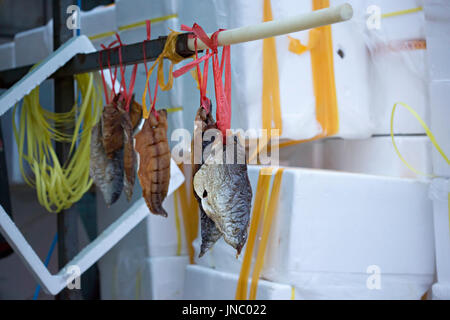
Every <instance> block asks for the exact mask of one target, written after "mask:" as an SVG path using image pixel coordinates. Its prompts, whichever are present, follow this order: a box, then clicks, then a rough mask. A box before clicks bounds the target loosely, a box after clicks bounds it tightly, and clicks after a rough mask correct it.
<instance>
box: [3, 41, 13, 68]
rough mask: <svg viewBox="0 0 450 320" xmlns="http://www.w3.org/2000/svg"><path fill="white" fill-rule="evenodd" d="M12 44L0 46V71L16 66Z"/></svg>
mask: <svg viewBox="0 0 450 320" xmlns="http://www.w3.org/2000/svg"><path fill="white" fill-rule="evenodd" d="M14 49H15V46H14V42H8V43H4V44H0V57H1V59H0V70H6V69H11V68H14V66H15V65H16V62H15V61H16V57H15V50H14Z"/></svg>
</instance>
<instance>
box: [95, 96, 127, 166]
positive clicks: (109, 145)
mask: <svg viewBox="0 0 450 320" xmlns="http://www.w3.org/2000/svg"><path fill="white" fill-rule="evenodd" d="M121 97H122V95H121V94H118V95H117V96H115V97H114V99H113V102H112V103H111V104H108V105H106V106H105V107H104V108H103V113H102V118H101V123H102V133H103V136H102V137H103V147H104V148H105V152H106V155H107V156H108V158H110V159H113V158H114V152H116V151H117V150H119V149H121V148H122V146H123V129H122V125H121V114H120V111H119V109H123V104H124V99H123V97H122V98H121Z"/></svg>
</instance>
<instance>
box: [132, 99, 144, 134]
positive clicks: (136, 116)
mask: <svg viewBox="0 0 450 320" xmlns="http://www.w3.org/2000/svg"><path fill="white" fill-rule="evenodd" d="M130 118H131V123H132V124H133V130H134V129H136V127H137V126H138V124H139V123H140V122H141V120H142V106H141V105H140V104H139V103H137V102H136V101H135V100H134V95H133V97H132V98H131V103H130Z"/></svg>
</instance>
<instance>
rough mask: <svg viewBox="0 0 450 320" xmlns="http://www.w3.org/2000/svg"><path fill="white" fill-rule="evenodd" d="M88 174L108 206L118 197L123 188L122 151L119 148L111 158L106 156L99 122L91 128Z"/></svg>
mask: <svg viewBox="0 0 450 320" xmlns="http://www.w3.org/2000/svg"><path fill="white" fill-rule="evenodd" d="M89 174H90V176H91V178H92V179H93V180H94V183H95V184H96V185H97V187H98V188H100V190H101V192H102V194H103V198H104V199H105V202H106V204H107V205H108V206H110V205H112V204H113V203H114V202H116V201H117V199H119V197H120V194H121V193H122V188H123V153H122V151H121V150H119V151H118V152H116V153H114V156H113V159H110V158H108V157H107V155H106V152H105V149H104V148H103V141H102V127H101V125H100V122H99V123H97V124H96V125H95V126H94V127H93V128H92V137H91V160H90V168H89Z"/></svg>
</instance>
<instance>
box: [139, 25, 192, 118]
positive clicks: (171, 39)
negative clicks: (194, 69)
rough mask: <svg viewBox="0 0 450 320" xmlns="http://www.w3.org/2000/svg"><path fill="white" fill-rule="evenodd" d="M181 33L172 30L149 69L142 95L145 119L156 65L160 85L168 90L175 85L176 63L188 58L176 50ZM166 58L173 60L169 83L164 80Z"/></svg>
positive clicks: (162, 88) (164, 89)
mask: <svg viewBox="0 0 450 320" xmlns="http://www.w3.org/2000/svg"><path fill="white" fill-rule="evenodd" d="M179 34H180V32H176V31H172V32H170V34H169V35H168V36H167V40H166V44H165V45H164V49H163V51H162V52H161V54H160V55H159V57H158V58H157V59H156V60H155V62H154V63H153V64H152V66H151V67H150V69H149V70H148V74H147V80H146V81H145V89H144V93H143V95H142V111H143V116H144V118H145V119H147V118H148V114H149V110H148V109H147V101H146V98H147V88H148V82H149V80H150V76H151V75H152V72H153V69H154V68H155V67H156V65H158V83H159V87H160V88H161V90H163V91H167V90H170V89H171V88H172V85H173V74H172V71H173V66H174V64H177V63H179V62H181V61H183V60H184V59H186V58H183V57H182V56H180V55H179V54H178V53H177V52H176V42H177V37H178V35H179ZM164 58H167V59H169V60H170V62H171V64H170V70H169V79H167V83H166V82H165V80H164V69H163V66H164ZM155 99H156V97H155Z"/></svg>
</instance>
